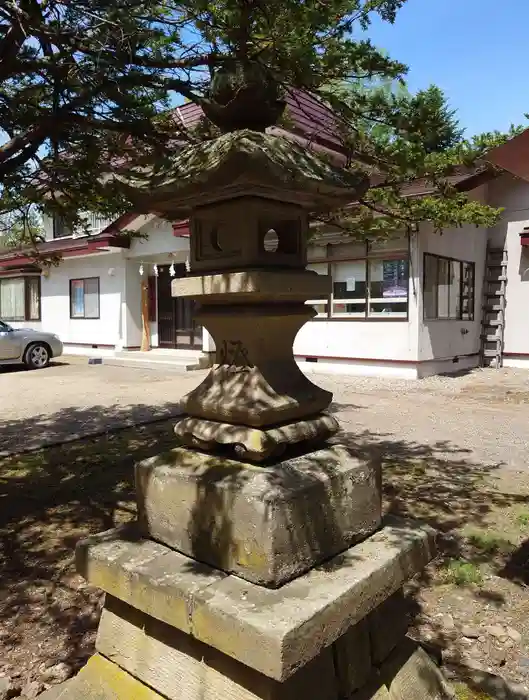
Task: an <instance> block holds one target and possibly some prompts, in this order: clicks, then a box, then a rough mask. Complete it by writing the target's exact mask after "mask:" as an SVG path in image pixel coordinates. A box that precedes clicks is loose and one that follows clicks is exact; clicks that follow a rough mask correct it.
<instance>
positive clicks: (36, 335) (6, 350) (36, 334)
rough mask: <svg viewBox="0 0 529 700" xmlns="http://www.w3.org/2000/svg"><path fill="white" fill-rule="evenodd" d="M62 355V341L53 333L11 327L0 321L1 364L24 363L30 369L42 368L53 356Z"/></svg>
mask: <svg viewBox="0 0 529 700" xmlns="http://www.w3.org/2000/svg"><path fill="white" fill-rule="evenodd" d="M61 355H62V343H61V341H60V339H59V338H58V337H57V336H56V335H54V334H53V333H42V332H41V331H33V330H31V328H11V326H9V325H8V324H7V323H4V322H3V321H0V365H20V364H23V365H26V367H27V368H28V369H42V368H43V367H47V366H48V365H49V364H50V360H51V359H52V357H60V356H61Z"/></svg>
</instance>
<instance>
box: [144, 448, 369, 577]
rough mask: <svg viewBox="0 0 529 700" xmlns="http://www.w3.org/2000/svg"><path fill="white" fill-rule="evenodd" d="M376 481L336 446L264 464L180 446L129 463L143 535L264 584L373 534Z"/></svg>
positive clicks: (296, 572) (366, 468)
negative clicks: (134, 468) (135, 462)
mask: <svg viewBox="0 0 529 700" xmlns="http://www.w3.org/2000/svg"><path fill="white" fill-rule="evenodd" d="M378 482H379V480H378V475H377V474H376V468H375V467H374V466H372V465H371V464H369V463H366V462H362V461H360V460H357V459H355V458H353V457H350V456H349V454H348V452H347V450H346V449H345V448H343V447H341V446H333V447H329V448H326V449H322V450H316V451H314V452H312V453H309V454H307V455H304V456H302V457H296V458H292V459H288V460H285V461H283V462H281V463H279V464H276V465H273V466H270V467H265V468H259V467H256V466H255V465H251V464H247V463H246V464H243V463H241V462H236V461H234V460H229V459H222V458H218V457H212V456H209V455H204V454H201V453H198V452H194V451H191V450H187V449H183V448H178V449H175V450H171V451H170V452H168V453H166V454H164V455H161V456H157V457H154V458H152V459H149V460H146V461H144V462H141V463H140V464H138V465H137V466H136V488H137V494H138V510H139V519H140V527H141V531H142V532H143V534H145V535H146V536H148V537H152V538H154V539H156V540H158V541H159V542H163V543H165V544H167V545H169V546H170V547H173V548H175V549H177V550H178V551H180V552H183V553H184V554H186V555H188V556H190V557H193V558H194V559H198V560H199V561H203V562H206V563H208V564H209V565H211V566H215V567H217V568H219V569H223V570H224V571H228V572H234V573H237V574H238V575H239V576H241V577H242V578H244V579H246V580H249V581H252V582H254V583H258V584H262V585H266V586H271V587H276V586H279V585H281V584H283V583H284V582H285V581H288V580H290V579H292V578H294V577H295V576H299V575H300V574H302V573H304V572H305V571H307V570H308V569H310V568H311V567H313V566H315V565H317V564H318V563H319V562H321V561H324V560H327V559H329V558H330V557H332V556H333V555H334V554H336V553H337V552H340V551H343V550H345V549H347V547H349V546H350V545H351V544H352V543H354V542H355V541H358V540H359V539H361V538H364V537H366V536H368V535H369V534H371V533H372V532H373V531H374V530H375V529H376V528H377V527H378V526H379V524H380V518H381V515H380V511H381V504H380V491H379V484H378Z"/></svg>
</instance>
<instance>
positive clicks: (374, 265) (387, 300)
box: [369, 258, 409, 318]
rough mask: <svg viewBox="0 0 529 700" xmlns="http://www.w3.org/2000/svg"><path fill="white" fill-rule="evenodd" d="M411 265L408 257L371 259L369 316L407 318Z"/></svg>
mask: <svg viewBox="0 0 529 700" xmlns="http://www.w3.org/2000/svg"><path fill="white" fill-rule="evenodd" d="M408 268H409V265H408V260H407V259H406V258H399V259H396V260H370V261H369V316H370V317H380V318H384V317H387V316H390V317H391V318H407V316H408V279H409V269H408Z"/></svg>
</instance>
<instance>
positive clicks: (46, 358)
mask: <svg viewBox="0 0 529 700" xmlns="http://www.w3.org/2000/svg"><path fill="white" fill-rule="evenodd" d="M24 364H25V365H26V367H27V368H28V369H43V368H44V367H47V366H48V365H49V364H50V351H49V349H48V348H47V347H46V345H43V344H42V343H35V344H34V345H30V346H29V347H28V349H27V350H26V354H25V355H24Z"/></svg>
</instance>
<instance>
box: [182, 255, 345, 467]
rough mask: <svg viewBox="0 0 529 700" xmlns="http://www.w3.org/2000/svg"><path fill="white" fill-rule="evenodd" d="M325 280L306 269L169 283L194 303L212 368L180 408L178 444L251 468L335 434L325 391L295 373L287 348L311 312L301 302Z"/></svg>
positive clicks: (325, 285)
mask: <svg viewBox="0 0 529 700" xmlns="http://www.w3.org/2000/svg"><path fill="white" fill-rule="evenodd" d="M329 284H330V280H329V278H328V277H325V276H322V275H316V274H315V273H313V272H308V271H305V270H289V271H284V270H266V269H265V270H250V271H247V272H224V273H222V274H212V275H208V276H201V277H190V278H187V279H178V280H174V281H173V283H172V293H173V295H174V296H178V297H182V296H190V297H192V298H193V299H195V300H196V301H197V302H198V303H200V304H201V308H200V311H199V312H198V313H197V314H196V316H197V319H198V320H199V321H200V322H201V323H202V324H203V325H204V326H205V327H206V328H207V329H208V331H209V332H210V333H211V335H212V336H213V339H214V341H215V347H216V349H217V350H216V363H215V364H214V366H213V368H212V369H211V371H210V373H209V375H208V376H207V377H206V379H205V380H204V381H203V382H202V383H201V384H200V385H199V386H198V387H197V388H196V389H194V390H193V391H192V392H190V393H189V394H188V395H187V396H185V397H184V399H183V400H182V402H181V406H182V409H183V410H184V411H185V413H187V414H188V417H185V418H183V419H182V420H181V421H179V422H178V423H177V425H176V426H175V433H176V435H177V436H178V438H179V440H180V441H181V443H182V444H184V445H187V446H189V447H198V448H200V449H203V450H206V451H213V452H214V451H215V450H216V449H218V447H219V446H221V445H222V446H226V447H228V448H232V454H234V455H236V456H238V457H239V458H240V459H244V460H251V461H254V462H264V461H266V460H271V459H277V458H279V457H280V456H281V455H282V454H283V452H284V451H285V449H286V448H287V447H288V446H291V445H300V446H302V445H304V446H306V447H310V444H311V443H318V442H319V443H320V444H321V443H323V442H324V441H325V440H326V439H327V438H329V437H330V436H332V435H333V434H334V433H336V432H337V430H338V423H337V422H336V420H335V419H334V418H333V417H332V416H330V415H328V414H326V413H325V412H324V411H325V409H326V408H327V407H328V406H329V404H330V403H331V401H332V395H331V394H330V392H328V391H325V390H324V389H320V388H319V387H317V386H316V385H315V384H313V383H312V382H311V381H310V380H309V379H308V378H307V377H306V376H305V375H304V374H303V373H302V372H301V370H300V369H299V367H298V365H297V364H296V361H295V359H294V355H293V350H292V346H293V344H294V339H295V337H296V335H297V333H298V331H299V330H300V328H301V327H302V326H303V325H304V324H305V323H306V322H307V321H308V320H309V319H311V318H312V317H313V316H314V314H315V312H314V310H313V309H312V308H311V307H309V306H307V305H306V304H305V303H304V302H305V301H306V300H307V299H311V298H312V299H314V298H318V297H319V296H324V295H326V294H327V293H328V292H329Z"/></svg>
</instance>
